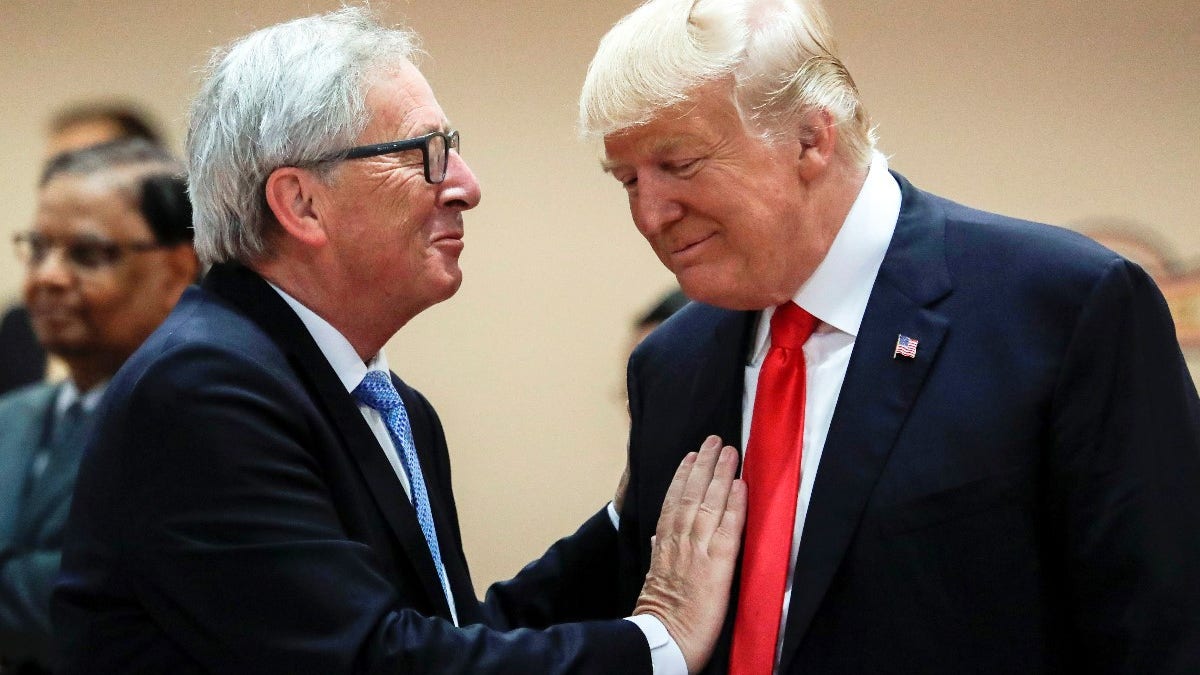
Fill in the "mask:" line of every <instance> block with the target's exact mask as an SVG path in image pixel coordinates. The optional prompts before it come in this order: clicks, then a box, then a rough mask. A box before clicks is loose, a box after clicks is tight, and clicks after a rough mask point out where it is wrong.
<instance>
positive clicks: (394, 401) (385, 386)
mask: <svg viewBox="0 0 1200 675" xmlns="http://www.w3.org/2000/svg"><path fill="white" fill-rule="evenodd" d="M354 398H355V399H357V400H358V401H359V402H360V403H362V404H363V405H365V406H368V407H370V408H374V409H375V410H378V411H379V412H381V413H386V412H389V411H391V410H395V409H396V408H398V407H400V406H401V405H403V404H402V403H401V401H400V394H399V393H398V392H397V391H396V387H395V386H393V385H392V378H391V376H389V375H388V374H387V373H385V372H383V371H382V370H368V371H367V374H366V376H365V377H363V379H362V382H359V383H358V386H357V387H355V388H354Z"/></svg>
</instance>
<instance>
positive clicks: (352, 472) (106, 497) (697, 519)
mask: <svg viewBox="0 0 1200 675" xmlns="http://www.w3.org/2000/svg"><path fill="white" fill-rule="evenodd" d="M413 40H414V36H413V35H412V34H410V33H409V32H407V31H403V30H391V29H386V28H383V27H381V26H379V25H378V24H377V23H376V22H375V21H374V20H372V19H371V17H370V16H369V14H368V13H367V12H366V11H365V10H364V9H361V8H347V9H343V10H341V11H338V12H334V13H332V14H328V15H323V16H316V17H310V18H307V19H298V20H296V21H291V22H288V23H284V24H280V25H276V26H272V27H269V28H266V29H263V30H261V31H258V32H255V33H253V34H251V35H249V36H246V37H244V38H242V39H241V40H238V41H237V42H235V43H234V44H232V45H231V46H230V47H228V48H227V49H226V50H224V51H222V52H221V53H219V54H218V55H216V56H215V57H214V61H213V63H212V68H211V71H210V73H209V76H208V78H207V79H206V81H205V82H204V84H203V85H202V87H201V90H200V92H199V94H198V95H197V97H196V100H195V103H194V105H193V108H192V114H191V120H190V125H189V132H188V162H189V167H188V168H189V188H190V194H191V196H192V198H193V203H194V205H195V209H196V217H195V227H196V248H197V251H198V252H199V253H200V256H201V258H202V259H203V260H204V261H205V262H206V263H212V264H213V267H212V269H211V270H210V271H209V272H208V274H207V275H206V276H205V279H204V281H203V282H202V284H201V286H200V287H198V288H192V289H189V290H188V292H187V293H186V294H185V295H184V296H183V299H182V300H181V301H180V303H179V306H178V307H177V308H176V310H175V312H174V313H173V314H172V315H171V316H170V317H169V318H168V319H167V321H166V322H165V323H164V325H163V326H162V328H160V329H159V331H158V332H156V333H155V334H154V335H153V336H152V337H151V338H150V339H149V340H148V341H147V342H146V344H145V345H144V346H143V347H142V348H141V349H140V350H139V351H138V353H137V354H135V355H134V356H133V358H132V359H130V361H129V362H128V363H127V364H126V366H125V367H124V368H123V369H122V370H121V372H120V374H118V376H117V377H116V378H115V379H114V380H113V382H112V384H111V385H110V388H109V392H108V394H107V395H106V397H105V404H104V405H103V406H102V410H101V412H102V413H103V419H102V421H101V423H100V424H99V425H98V426H97V429H96V431H95V434H94V436H93V439H94V441H93V443H92V444H91V445H90V447H89V452H88V455H87V458H86V460H85V462H84V464H83V466H82V467H81V470H80V480H79V484H78V488H77V491H76V496H75V504H74V508H73V509H72V512H71V518H70V525H69V528H68V536H67V545H66V548H65V551H64V556H63V572H62V575H61V576H60V580H59V584H58V587H57V590H56V593H55V600H54V618H55V626H56V630H57V635H56V637H57V638H58V644H59V646H60V648H61V654H62V656H63V664H62V670H61V672H62V673H64V675H70V674H71V673H90V672H137V673H157V672H164V673H192V672H209V673H286V674H292V673H351V672H354V673H402V672H403V673H414V674H416V673H431V674H432V673H437V674H440V675H448V674H454V673H464V674H465V673H473V674H480V675H487V674H489V673H494V674H497V675H499V674H501V673H546V674H565V673H581V674H595V675H607V674H611V673H631V674H633V673H650V672H652V669H655V670H657V672H669V671H666V670H661V669H658V668H657V667H656V666H657V662H659V661H660V660H662V659H663V658H674V657H678V658H679V660H680V661H684V662H686V664H687V666H688V667H690V668H692V669H696V668H699V667H701V666H702V665H703V663H704V662H705V661H707V659H708V654H709V653H710V652H711V649H712V645H713V643H714V642H715V640H716V636H717V634H718V631H719V629H720V625H721V621H722V618H723V617H724V614H725V607H726V604H727V600H728V594H729V586H730V583H731V578H732V572H733V563H734V560H735V559H736V552H737V547H738V541H739V538H740V534H741V522H742V516H743V514H744V505H745V501H744V500H745V495H744V492H743V489H744V488H743V486H742V485H741V483H739V482H735V481H734V479H733V470H734V467H735V465H736V458H735V453H734V452H733V450H732V449H731V448H726V449H724V450H722V449H721V448H720V447H719V446H720V444H719V443H718V442H717V439H709V440H708V441H707V442H706V443H705V444H704V445H703V448H702V451H701V452H700V453H699V455H698V456H695V455H690V456H689V459H688V460H687V461H686V462H684V463H683V464H682V466H681V467H680V472H679V476H677V478H676V479H675V480H674V485H675V488H674V489H673V490H672V494H671V497H670V498H668V500H667V505H666V506H665V507H664V518H663V527H662V529H661V530H660V531H659V537H658V542H659V545H658V547H657V549H656V559H655V565H654V566H653V567H652V568H651V569H650V571H649V574H648V575H646V576H645V583H644V584H642V586H643V589H642V591H641V592H640V598H641V599H640V603H639V605H638V607H637V608H630V609H631V610H632V614H633V615H634V616H632V617H630V619H629V620H624V619H622V618H621V617H622V616H624V615H623V614H622V613H621V611H619V609H618V606H617V597H616V594H615V590H616V580H617V574H618V566H617V562H616V554H617V547H616V536H617V535H616V530H615V528H614V527H613V524H612V522H611V521H610V519H609V515H608V513H607V512H606V510H601V511H600V512H599V513H597V514H596V516H594V517H593V518H592V519H590V520H589V521H588V522H587V523H585V524H584V526H583V527H582V528H581V530H580V531H579V532H578V533H577V534H576V535H574V536H573V537H570V538H568V539H565V540H563V541H560V542H559V543H558V544H556V545H555V546H554V547H552V548H551V550H550V551H549V552H548V553H547V554H546V555H545V556H543V558H542V559H540V560H539V561H537V562H535V563H533V564H531V565H530V566H528V567H527V568H526V569H524V570H522V572H521V573H520V574H519V575H518V576H517V577H516V578H515V579H514V580H512V581H510V582H507V583H505V584H502V585H499V586H497V587H494V588H493V590H492V592H490V593H489V595H488V597H487V599H486V600H485V601H484V602H479V601H478V600H477V598H476V596H475V592H474V590H473V583H472V580H471V576H470V573H469V571H468V565H467V561H466V558H465V557H464V554H463V548H462V537H461V534H460V532H459V527H458V516H457V511H456V507H455V501H454V494H453V491H452V487H451V476H450V465H449V453H448V450H447V448H446V440H445V437H444V435H443V433H442V429H441V424H440V422H439V421H438V416H437V414H436V413H435V412H434V409H433V407H432V406H431V405H430V404H429V402H428V401H427V400H426V399H425V398H424V397H423V396H421V394H420V393H418V392H417V391H416V390H414V389H412V388H411V387H409V386H407V385H406V384H405V383H404V382H403V381H401V380H400V379H399V378H398V377H396V376H395V375H393V374H392V373H391V372H390V369H389V364H388V359H387V357H386V355H385V354H384V353H383V352H382V351H381V350H382V348H383V346H384V344H385V343H386V342H387V341H388V340H389V339H391V338H392V336H393V335H395V333H396V332H397V331H398V330H400V328H401V327H403V326H404V325H405V324H407V323H408V321H409V320H411V319H412V318H413V317H415V316H416V315H417V314H419V313H420V312H422V311H424V310H425V309H427V308H428V307H430V306H432V305H434V304H436V303H438V302H441V301H443V300H446V299H448V298H450V297H451V296H452V295H453V294H454V293H455V292H456V291H457V290H458V287H459V284H460V283H461V280H462V270H461V269H460V267H459V255H460V253H461V252H462V249H463V237H464V228H463V212H465V211H467V210H469V209H471V208H474V207H475V205H476V204H477V203H478V202H479V199H480V189H479V184H478V182H477V181H476V179H475V176H474V174H472V172H471V170H470V168H469V167H468V166H467V164H466V162H465V161H464V160H463V158H462V157H461V156H460V154H459V151H458V148H459V134H458V132H457V131H456V130H454V129H453V127H452V126H451V125H450V122H449V120H448V119H447V118H446V115H445V113H444V112H443V111H442V109H441V107H440V106H439V105H438V103H437V100H436V99H435V98H434V95H433V92H432V90H431V89H430V87H429V84H428V83H427V82H426V81H425V78H424V77H423V76H422V75H421V73H420V72H419V71H418V70H417V68H416V67H415V66H414V65H413V63H412V57H413V54H414V48H413ZM696 447H697V448H701V444H700V443H697V444H696ZM518 629H520V630H518ZM664 654H665V657H664V656H663V655H664Z"/></svg>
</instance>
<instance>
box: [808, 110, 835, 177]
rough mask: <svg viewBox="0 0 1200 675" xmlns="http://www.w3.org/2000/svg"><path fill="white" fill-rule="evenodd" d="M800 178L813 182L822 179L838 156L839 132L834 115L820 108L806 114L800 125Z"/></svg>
mask: <svg viewBox="0 0 1200 675" xmlns="http://www.w3.org/2000/svg"><path fill="white" fill-rule="evenodd" d="M799 127H800V128H799V133H800V164H799V168H800V177H801V178H803V179H804V180H806V181H812V180H814V179H816V178H818V177H820V176H821V175H822V174H823V173H825V170H826V169H827V168H828V167H829V166H830V165H831V164H833V162H834V159H835V157H836V155H837V141H838V130H837V124H836V123H835V122H834V121H833V115H831V114H829V111H828V110H825V109H823V108H818V109H815V110H810V111H809V112H807V113H805V114H804V116H803V117H802V118H801V119H800V123H799Z"/></svg>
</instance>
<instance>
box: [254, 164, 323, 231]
mask: <svg viewBox="0 0 1200 675" xmlns="http://www.w3.org/2000/svg"><path fill="white" fill-rule="evenodd" d="M323 187H324V185H323V184H322V183H321V182H320V181H319V180H318V179H317V177H316V176H314V175H313V173H312V172H311V171H308V170H307V169H301V168H298V167H294V166H282V167H279V168H278V169H275V170H274V171H272V172H271V175H269V176H267V184H266V197H267V206H269V207H270V208H271V213H272V214H274V215H275V220H276V222H278V223H279V226H280V227H281V228H283V231H284V233H286V234H285V236H291V237H293V238H295V239H296V240H298V241H299V242H300V243H302V244H305V245H307V246H314V247H320V246H324V245H325V243H326V242H327V241H328V237H327V234H326V232H325V223H324V222H323V221H322V219H321V216H320V208H319V207H318V199H319V192H320V190H321V189H322V188H323Z"/></svg>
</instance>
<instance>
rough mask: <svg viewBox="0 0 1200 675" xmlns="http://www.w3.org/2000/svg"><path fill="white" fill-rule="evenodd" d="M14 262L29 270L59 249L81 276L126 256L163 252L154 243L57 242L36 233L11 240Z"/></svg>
mask: <svg viewBox="0 0 1200 675" xmlns="http://www.w3.org/2000/svg"><path fill="white" fill-rule="evenodd" d="M13 248H14V250H15V251H16V254H17V259H18V260H20V261H21V262H22V263H23V264H25V265H28V266H30V267H33V266H36V265H40V264H42V263H43V262H45V260H46V257H47V256H49V255H50V251H51V250H53V249H54V248H62V250H63V254H64V256H65V259H66V261H67V262H68V263H69V264H70V265H71V266H72V267H74V268H75V269H76V270H77V271H79V272H81V273H84V274H86V273H89V272H97V271H99V270H102V269H105V268H108V267H112V266H113V265H116V264H117V263H119V262H120V261H121V259H122V258H124V257H125V255H126V254H129V253H141V252H144V251H153V250H156V249H160V248H166V245H164V244H160V243H158V242H157V241H112V240H109V239H102V238H100V237H89V236H84V237H76V238H73V239H66V240H59V239H57V238H55V237H48V236H46V235H44V234H42V233H40V232H21V233H19V234H17V235H16V236H14V237H13Z"/></svg>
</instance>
